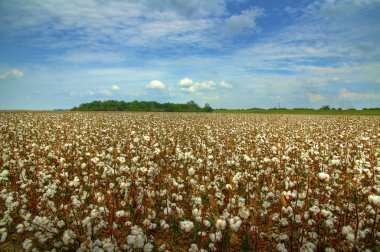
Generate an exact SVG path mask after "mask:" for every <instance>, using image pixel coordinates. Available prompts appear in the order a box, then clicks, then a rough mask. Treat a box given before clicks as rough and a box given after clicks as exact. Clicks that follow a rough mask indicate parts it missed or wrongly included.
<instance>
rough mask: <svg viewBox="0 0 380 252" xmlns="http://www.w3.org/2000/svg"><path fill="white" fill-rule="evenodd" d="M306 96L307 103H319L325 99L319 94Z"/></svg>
mask: <svg viewBox="0 0 380 252" xmlns="http://www.w3.org/2000/svg"><path fill="white" fill-rule="evenodd" d="M306 95H307V97H308V98H309V101H311V102H319V101H322V100H324V99H326V97H324V96H323V95H321V94H316V93H307V94H306Z"/></svg>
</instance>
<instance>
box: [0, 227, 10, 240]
mask: <svg viewBox="0 0 380 252" xmlns="http://www.w3.org/2000/svg"><path fill="white" fill-rule="evenodd" d="M0 234H1V240H0V242H5V240H6V239H7V237H8V232H7V229H6V228H1V229H0Z"/></svg>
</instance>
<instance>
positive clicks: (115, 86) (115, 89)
mask: <svg viewBox="0 0 380 252" xmlns="http://www.w3.org/2000/svg"><path fill="white" fill-rule="evenodd" d="M111 90H112V91H119V90H120V87H119V86H118V85H112V87H111Z"/></svg>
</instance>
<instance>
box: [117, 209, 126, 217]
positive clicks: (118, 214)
mask: <svg viewBox="0 0 380 252" xmlns="http://www.w3.org/2000/svg"><path fill="white" fill-rule="evenodd" d="M123 216H125V212H124V210H120V211H117V212H116V217H118V218H120V217H123Z"/></svg>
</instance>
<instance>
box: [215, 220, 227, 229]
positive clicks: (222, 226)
mask: <svg viewBox="0 0 380 252" xmlns="http://www.w3.org/2000/svg"><path fill="white" fill-rule="evenodd" d="M226 225H227V222H226V221H225V220H223V219H218V220H217V221H216V223H215V226H216V228H217V229H218V230H223V229H225V228H226Z"/></svg>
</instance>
